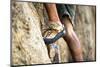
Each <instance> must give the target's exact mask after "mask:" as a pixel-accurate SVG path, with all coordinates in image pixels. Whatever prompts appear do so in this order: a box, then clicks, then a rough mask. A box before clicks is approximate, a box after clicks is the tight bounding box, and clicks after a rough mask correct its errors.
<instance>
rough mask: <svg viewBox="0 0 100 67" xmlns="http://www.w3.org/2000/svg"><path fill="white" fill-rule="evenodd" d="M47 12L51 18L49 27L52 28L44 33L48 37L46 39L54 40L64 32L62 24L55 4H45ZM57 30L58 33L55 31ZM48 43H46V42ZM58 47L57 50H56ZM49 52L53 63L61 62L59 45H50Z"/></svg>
mask: <svg viewBox="0 0 100 67" xmlns="http://www.w3.org/2000/svg"><path fill="white" fill-rule="evenodd" d="M44 5H45V7H46V10H47V14H48V17H49V22H48V24H49V26H51V29H50V30H47V31H46V32H45V33H44V37H45V35H46V38H53V37H54V36H55V35H56V34H58V33H59V32H60V31H61V30H63V27H62V24H61V22H60V19H59V16H58V13H57V9H56V5H55V4H44ZM55 30H56V31H55ZM48 32H51V33H50V34H49V35H48V34H46V33H48ZM45 43H46V42H45ZM55 46H56V48H55ZM48 52H49V56H50V59H51V61H52V62H53V63H59V61H60V51H59V48H58V45H56V44H53V43H51V45H50V44H49V45H48Z"/></svg>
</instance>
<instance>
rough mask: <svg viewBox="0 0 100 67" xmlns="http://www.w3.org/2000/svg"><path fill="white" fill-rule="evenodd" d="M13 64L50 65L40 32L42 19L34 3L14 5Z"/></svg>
mask: <svg viewBox="0 0 100 67" xmlns="http://www.w3.org/2000/svg"><path fill="white" fill-rule="evenodd" d="M12 5H13V6H12V63H13V64H14V65H16V64H19V65H21V64H46V63H50V59H49V57H48V52H47V48H46V45H45V44H44V42H43V39H42V35H41V31H40V19H39V17H38V14H37V11H36V9H35V8H34V6H33V4H32V3H26V2H16V3H13V4H12Z"/></svg>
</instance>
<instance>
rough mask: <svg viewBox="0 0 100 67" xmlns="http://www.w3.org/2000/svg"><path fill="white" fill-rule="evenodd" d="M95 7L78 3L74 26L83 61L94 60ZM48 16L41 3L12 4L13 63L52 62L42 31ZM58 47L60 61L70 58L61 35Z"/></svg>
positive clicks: (69, 59) (46, 26) (67, 60)
mask: <svg viewBox="0 0 100 67" xmlns="http://www.w3.org/2000/svg"><path fill="white" fill-rule="evenodd" d="M95 20H96V19H95V7H92V6H77V11H76V17H75V27H74V30H75V32H76V33H77V35H78V37H79V39H80V42H81V45H82V51H83V56H84V60H85V61H90V60H95V24H96V22H95ZM47 23H48V16H47V13H46V10H45V8H44V6H43V4H40V3H26V2H16V3H15V4H12V63H13V64H42V63H43V64H45V63H51V62H50V59H49V56H48V51H47V47H46V45H45V44H44V42H43V39H42V32H43V31H44V29H46V28H48V25H47ZM56 43H57V44H58V45H59V47H60V56H61V62H69V61H71V54H70V51H69V48H68V46H67V43H66V42H65V41H64V39H63V38H60V39H59V40H58V41H57V42H56Z"/></svg>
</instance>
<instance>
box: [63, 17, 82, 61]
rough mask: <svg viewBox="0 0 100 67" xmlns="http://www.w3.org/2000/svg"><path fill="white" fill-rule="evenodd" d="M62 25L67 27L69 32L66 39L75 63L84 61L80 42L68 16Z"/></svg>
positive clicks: (64, 18)
mask: <svg viewBox="0 0 100 67" xmlns="http://www.w3.org/2000/svg"><path fill="white" fill-rule="evenodd" d="M62 23H63V24H64V25H65V28H66V31H67V34H65V36H64V39H65V41H66V42H67V43H68V46H69V48H70V50H71V53H72V57H73V59H74V61H83V56H82V49H81V45H80V41H79V39H78V37H77V35H76V34H75V32H74V30H73V27H72V24H71V21H70V20H69V19H68V17H67V16H65V17H63V19H62Z"/></svg>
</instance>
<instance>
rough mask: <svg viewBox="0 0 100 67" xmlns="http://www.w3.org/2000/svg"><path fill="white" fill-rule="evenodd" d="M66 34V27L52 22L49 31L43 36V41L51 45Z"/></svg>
mask: <svg viewBox="0 0 100 67" xmlns="http://www.w3.org/2000/svg"><path fill="white" fill-rule="evenodd" d="M64 34H65V29H64V26H63V25H62V24H60V23H58V22H57V23H55V22H50V24H49V29H47V30H46V31H45V32H44V34H43V39H44V42H45V43H46V44H51V43H54V42H55V41H57V40H58V39H59V38H61V37H62V36H63V35H64Z"/></svg>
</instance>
